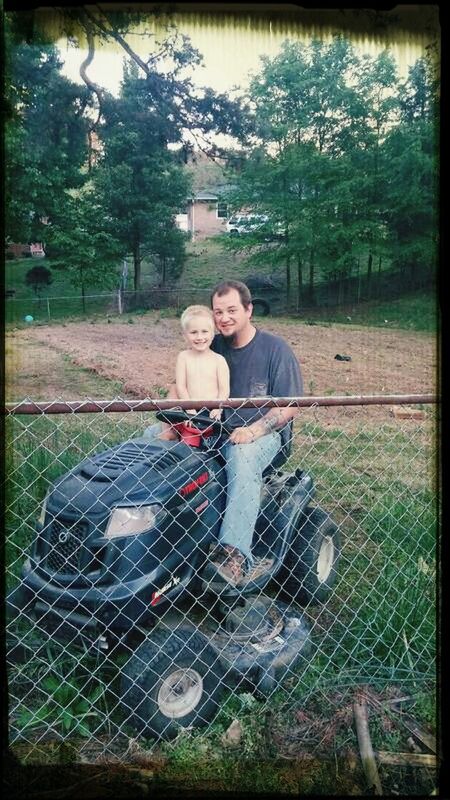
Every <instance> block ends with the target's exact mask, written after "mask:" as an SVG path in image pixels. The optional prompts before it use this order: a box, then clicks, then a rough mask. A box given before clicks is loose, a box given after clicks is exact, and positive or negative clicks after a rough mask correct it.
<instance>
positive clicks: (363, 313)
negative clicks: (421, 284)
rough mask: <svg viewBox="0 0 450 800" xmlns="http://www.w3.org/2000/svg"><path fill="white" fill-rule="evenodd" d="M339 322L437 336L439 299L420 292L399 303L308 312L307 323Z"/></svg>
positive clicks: (379, 303) (389, 302)
mask: <svg viewBox="0 0 450 800" xmlns="http://www.w3.org/2000/svg"><path fill="white" fill-rule="evenodd" d="M330 320H331V321H332V322H338V323H344V324H351V325H365V326H368V327H381V328H401V329H404V330H410V331H423V332H424V333H436V330H437V329H438V325H439V306H438V296H437V293H436V292H434V291H431V290H430V291H419V292H415V293H413V294H408V295H405V296H404V297H401V298H398V299H397V300H389V301H375V300H373V301H371V302H367V303H361V305H359V306H352V307H347V308H345V309H330V310H325V309H320V308H319V309H317V311H315V312H314V313H313V312H311V311H310V310H308V311H307V312H306V319H305V321H306V322H310V323H316V324H321V323H322V322H330Z"/></svg>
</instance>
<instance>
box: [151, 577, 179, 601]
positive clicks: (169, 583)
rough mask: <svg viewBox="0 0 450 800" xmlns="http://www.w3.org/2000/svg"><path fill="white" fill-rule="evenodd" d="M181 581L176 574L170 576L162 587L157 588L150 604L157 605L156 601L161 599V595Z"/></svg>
mask: <svg viewBox="0 0 450 800" xmlns="http://www.w3.org/2000/svg"><path fill="white" fill-rule="evenodd" d="M179 582H180V578H177V577H176V575H174V576H173V578H169V580H168V581H167V583H165V584H164V586H162V587H161V589H157V590H156V592H153V594H152V599H151V600H150V605H151V606H155V605H156V603H157V602H158V601H159V600H160V599H161V595H163V594H164V592H167V590H168V589H171V588H172V587H173V586H177V585H178V584H179Z"/></svg>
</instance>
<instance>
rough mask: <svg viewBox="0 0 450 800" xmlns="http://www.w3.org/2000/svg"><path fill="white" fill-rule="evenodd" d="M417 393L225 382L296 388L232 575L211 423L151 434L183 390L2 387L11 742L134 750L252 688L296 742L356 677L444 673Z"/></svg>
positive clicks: (423, 681) (374, 683) (236, 703)
mask: <svg viewBox="0 0 450 800" xmlns="http://www.w3.org/2000/svg"><path fill="white" fill-rule="evenodd" d="M406 399H407V401H408V402H407V404H406V405H405V398H404V397H402V396H400V397H390V398H386V397H384V398H383V397H366V398H364V397H358V398H352V397H347V398H337V397H327V398H297V399H295V398H294V399H293V398H288V399H284V400H281V399H280V400H278V401H275V400H261V399H259V400H254V401H252V400H246V401H230V402H231V403H234V407H235V408H237V409H239V407H240V406H248V405H249V404H250V405H255V404H256V405H258V406H260V407H264V406H266V407H273V406H274V405H277V404H278V405H280V406H286V405H288V404H293V405H297V406H299V407H300V408H299V412H298V416H297V418H296V419H295V422H294V425H293V433H292V442H291V451H290V454H289V455H288V457H287V460H286V461H285V463H284V464H282V465H279V466H276V467H273V468H269V469H267V470H266V471H265V473H264V476H263V485H262V490H261V503H260V512H259V516H258V519H257V523H256V526H255V531H254V536H253V544H252V553H253V555H254V557H255V562H254V564H255V566H256V570H255V571H254V573H253V579H248V580H247V582H245V580H244V582H241V584H237V586H233V585H232V584H230V583H227V582H226V581H221V580H218V579H217V573H214V571H213V573H212V575H211V573H210V572H208V568H207V565H208V564H209V563H210V556H211V552H214V548H215V547H216V545H217V540H218V533H219V529H220V523H221V519H222V516H223V511H224V507H225V501H226V494H227V481H226V474H225V467H224V459H223V457H222V456H221V453H220V449H219V446H220V442H221V439H220V436H219V434H220V430H219V429H218V428H215V429H213V430H212V431H211V430H209V432H208V431H207V434H204V435H202V436H194V439H195V441H194V440H193V439H192V438H191V439H188V440H186V439H184V440H180V439H179V436H180V435H183V436H186V429H184V433H183V432H182V431H181V432H180V428H179V427H177V436H178V439H177V440H176V441H175V440H173V441H162V440H159V439H155V438H152V434H151V433H150V434H149V432H148V431H147V433H146V434H145V435H144V432H145V431H146V429H148V426H150V425H152V424H153V423H155V422H156V414H158V413H159V411H161V410H162V411H166V412H167V409H168V408H170V407H173V402H174V401H169V400H162V401H160V402H157V401H128V402H127V401H123V400H120V399H119V400H114V401H102V402H96V401H92V400H88V399H86V400H85V401H82V402H79V403H70V404H68V403H63V402H61V403H59V402H53V403H48V404H42V403H39V404H35V403H33V402H32V401H31V400H26V401H24V402H23V403H21V404H15V405H12V404H9V405H8V406H7V408H6V412H7V415H6V420H5V425H6V514H5V526H6V545H5V547H6V585H7V593H8V598H9V602H8V621H7V637H6V639H7V668H8V688H9V730H10V745H11V748H12V750H13V751H14V750H15V749H16V751H17V752H19V753H21V754H22V755H23V753H24V752H26V758H27V759H28V761H33V758H34V757H37V754H38V752H39V748H41V747H43V746H45V745H48V744H49V743H52V742H75V743H76V748H77V758H78V759H80V760H81V761H83V760H89V754H90V753H92V752H93V751H95V752H96V753H97V754H98V753H104V754H114V753H115V754H116V755H117V754H119V757H120V754H123V753H126V752H127V750H128V748H129V746H130V741H136V740H137V741H143V742H145V744H146V747H152V746H155V745H157V744H158V743H160V742H165V741H168V742H169V744H168V745H167V746H169V747H170V746H172V745H171V744H170V742H172V741H173V737H176V736H177V735H179V732H180V731H181V732H183V731H185V730H186V729H188V730H189V731H193V732H194V733H195V732H196V731H197V730H198V729H199V730H200V729H202V728H203V730H206V732H207V731H208V730H214V729H215V728H214V726H216V730H217V726H219V728H220V725H221V724H222V725H225V727H226V725H227V724H228V723H229V720H230V719H233V717H234V716H236V715H237V716H239V709H241V710H242V709H244V710H245V711H246V713H251V714H254V715H255V716H258V717H260V718H261V719H266V717H265V716H264V715H266V714H268V713H270V719H271V723H270V731H271V733H270V735H271V736H273V737H274V740H275V739H276V737H277V736H278V742H280V741H281V740H282V741H283V742H284V747H285V749H286V752H289V748H291V747H292V746H294V745H295V742H296V741H298V740H299V737H300V738H301V740H302V742H303V744H305V743H306V745H307V746H308V747H310V749H311V751H314V750H315V749H316V750H317V749H318V748H319V749H320V747H326V746H327V744H328V745H329V737H330V728H329V727H324V726H323V724H321V714H323V712H324V708H325V706H327V704H328V706H330V708H332V709H334V712H335V719H338V717H339V704H341V703H342V698H343V697H344V696H345V692H347V691H349V690H350V689H354V687H356V686H358V685H361V684H363V685H364V686H366V687H368V686H371V687H373V688H374V689H383V690H388V691H390V692H391V697H392V698H393V702H394V701H396V699H398V698H399V697H401V694H402V692H403V693H404V692H405V691H406V692H408V691H409V690H410V689H411V688H412V687H415V688H417V687H427V688H429V689H430V690H432V689H433V687H434V684H435V669H436V664H435V626H436V597H435V595H436V577H435V571H436V547H437V526H438V504H437V499H436V498H437V496H438V495H437V481H438V474H437V473H438V470H437V458H436V424H437V406H436V400H435V398H433V397H431V396H429V395H427V396H410V397H409V398H406ZM177 405H178V407H179V408H181V409H185V408H187V407H188V406H189V407H190V408H192V407H195V408H196V409H197V410H198V409H200V408H203V407H204V408H206V409H208V408H209V409H210V408H211V407H212V404H211V402H210V403H207V402H205V403H201V402H196V403H194V402H193V401H186V402H184V403H183V402H181V401H180V402H179V403H177ZM225 405H226V404H225ZM129 412H132V413H129ZM394 412H395V413H394ZM205 413H206V412H205ZM169 422H171V423H172V424H173V425H175V421H174V420H173V419H172V420H169ZM176 424H177V425H178V423H176ZM198 427H199V428H200V427H204V425H203V426H201V425H200V421H199V422H198ZM188 434H189V435H190V436H191V437H192V431H190V432H189V431H188ZM245 446H246V445H242V447H245ZM241 491H242V504H243V505H245V503H246V496H247V493H248V486H246V485H243V486H242V487H241ZM336 715H337V716H336ZM267 719H268V718H267ZM341 723H342V725H344V728H345V724H348V721H347V723H346V721H345V720H344V719H343V718H342V720H341ZM21 748H22V749H21ZM23 748H25V750H24V749H23Z"/></svg>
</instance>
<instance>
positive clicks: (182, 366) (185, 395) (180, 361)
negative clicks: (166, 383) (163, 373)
mask: <svg viewBox="0 0 450 800" xmlns="http://www.w3.org/2000/svg"><path fill="white" fill-rule="evenodd" d="M175 382H176V386H177V395H178V397H179V399H180V400H189V392H188V388H187V363H186V353H185V352H184V351H183V350H182V351H181V353H178V358H177V363H176V366H175ZM187 412H188V414H195V413H196V412H195V410H194V409H191V408H189V409H187Z"/></svg>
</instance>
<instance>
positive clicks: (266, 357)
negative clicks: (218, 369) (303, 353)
mask: <svg viewBox="0 0 450 800" xmlns="http://www.w3.org/2000/svg"><path fill="white" fill-rule="evenodd" d="M211 350H213V351H214V352H215V353H219V354H220V355H221V356H223V357H224V358H225V361H226V362H227V364H228V367H229V370H230V397H233V398H238V397H242V398H244V399H247V398H250V397H301V396H302V394H303V381H302V375H301V372H300V367H299V364H298V361H297V359H296V357H295V355H294V353H293V352H292V350H291V348H290V347H289V345H288V344H287V343H286V342H285V341H284V339H282V338H281V337H280V336H275V334H273V333H268V332H267V331H260V330H258V329H257V330H256V333H255V336H254V337H253V339H252V340H251V342H249V343H248V344H247V345H245V346H244V347H231V345H229V344H228V343H227V340H226V338H225V337H224V336H222V334H220V333H219V334H217V335H216V336H215V337H214V339H213V342H212V344H211ZM268 411H269V408H241V409H231V408H230V409H224V412H223V413H224V421H226V422H227V424H229V425H232V426H233V427H235V428H238V427H240V426H241V425H249V424H250V423H251V422H253V421H255V420H256V419H260V418H261V417H262V416H264V415H265V414H267V412H268ZM291 427H292V425H285V426H284V428H283V430H281V431H280V433H281V438H282V444H283V446H284V445H286V444H287V442H288V440H289V439H290V435H291Z"/></svg>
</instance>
